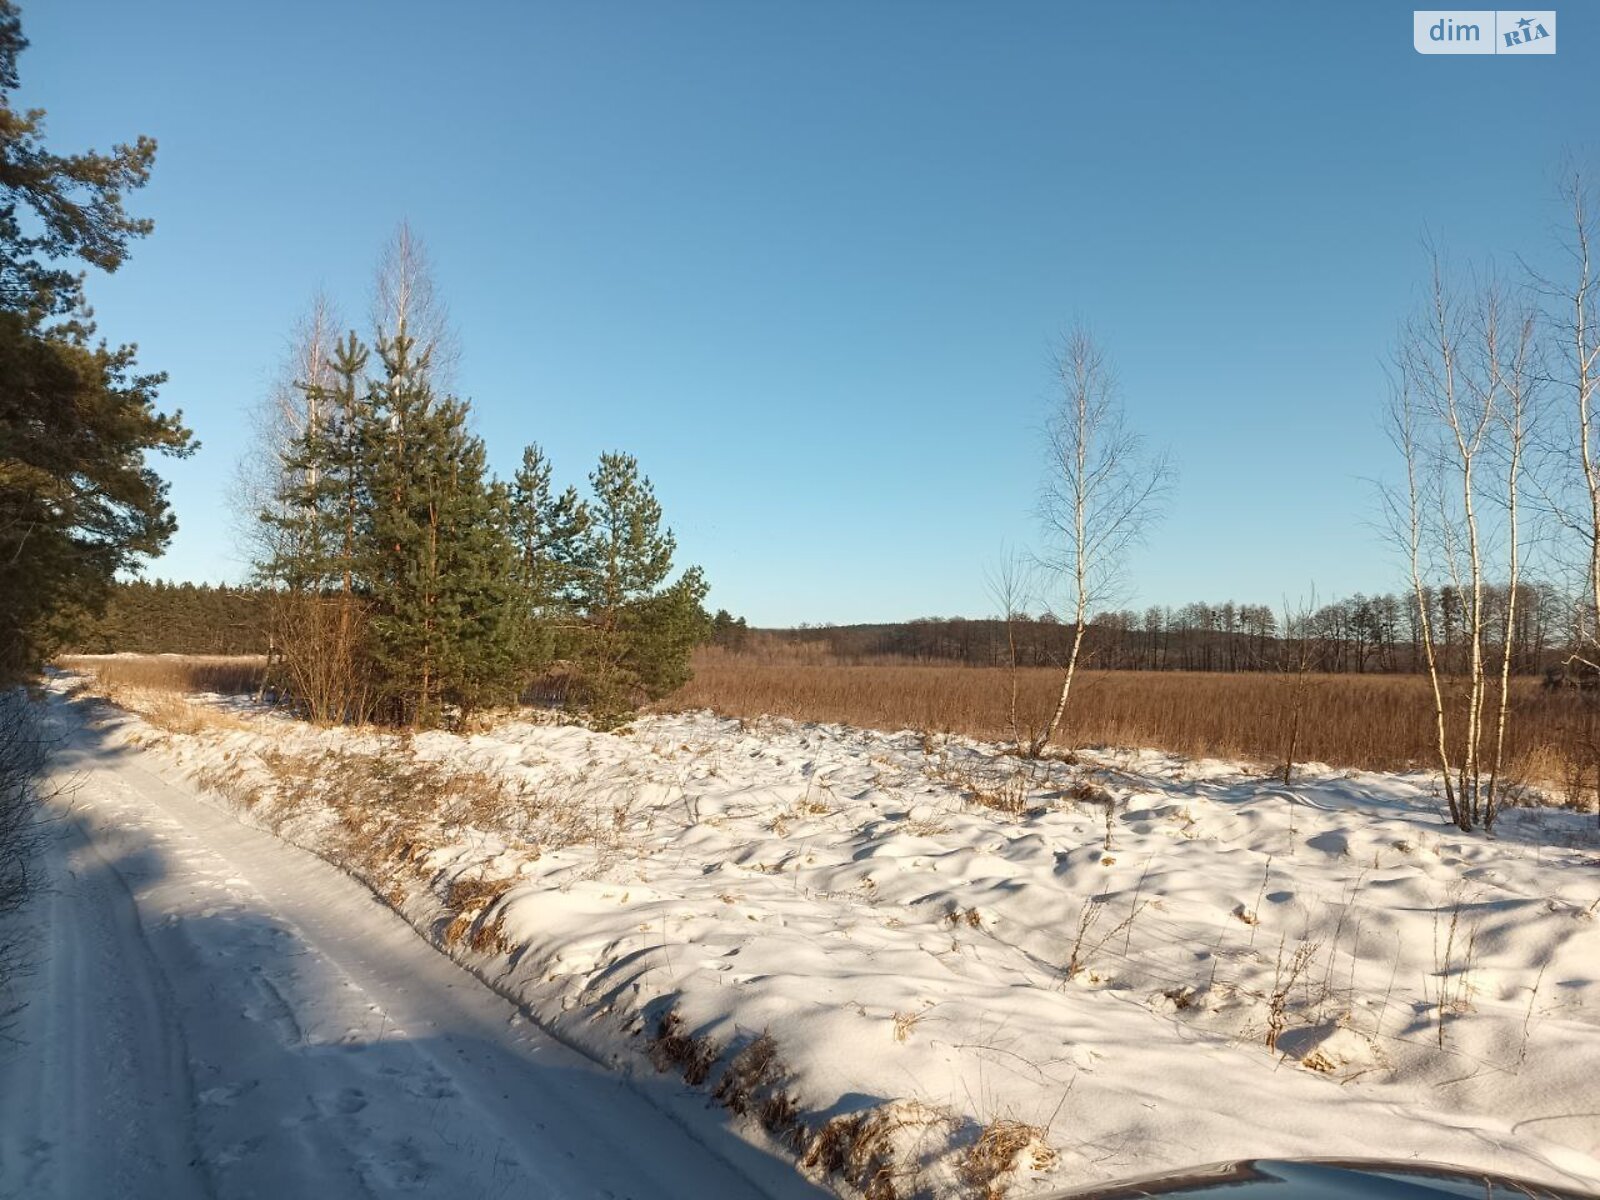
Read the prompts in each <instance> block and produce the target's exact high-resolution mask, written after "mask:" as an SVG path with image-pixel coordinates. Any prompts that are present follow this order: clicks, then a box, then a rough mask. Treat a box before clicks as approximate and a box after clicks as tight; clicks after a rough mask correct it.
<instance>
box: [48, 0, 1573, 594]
mask: <svg viewBox="0 0 1600 1200" xmlns="http://www.w3.org/2000/svg"><path fill="white" fill-rule="evenodd" d="M1558 11H1559V21H1560V25H1559V35H1558V36H1559V38H1560V51H1559V53H1558V54H1556V55H1555V56H1554V57H1530V58H1506V57H1493V56H1484V57H1477V56H1462V57H1450V56H1437V57H1423V56H1420V55H1418V54H1416V53H1415V52H1414V50H1413V49H1412V33H1411V24H1412V16H1411V14H1412V9H1411V7H1410V6H1401V5H1399V4H1395V3H1338V4H1334V3H1328V4H1317V5H1310V4H1300V3H1291V2H1288V0H1279V2H1274V3H1205V2H1200V0H1172V2H1170V3H1131V2H1127V0H1119V2H1117V3H1106V4H1089V3H1084V2H1081V0H1072V2H1069V0H1048V2H1037V3H1036V2H1029V3H994V4H988V3H982V4H980V3H932V2H922V3H912V2H911V0H853V2H845V0H788V2H787V3H775V2H762V0H728V2H722V3H704V2H682V3H673V2H664V0H648V2H643V3H609V2H600V3H579V2H577V0H568V2H566V3H559V4H548V3H503V4H494V3H460V4H454V5H443V4H437V3H435V4H426V5H424V4H418V3H409V2H394V0H389V2H385V3H370V4H362V3H337V2H326V0H325V2H322V3H296V2H289V3H274V4H271V5H254V4H233V3H200V2H199V0H192V2H186V3H176V2H163V0H152V2H149V3H137V4H133V3H128V2H127V0H105V2H101V0H48V2H46V0H25V3H24V12H23V20H24V28H25V31H26V33H27V35H28V36H29V38H30V39H31V40H32V42H33V47H32V48H31V49H30V50H29V51H28V52H27V54H26V55H25V56H24V58H23V62H22V70H23V88H22V92H21V96H20V98H21V100H22V101H23V102H24V103H31V104H37V105H41V106H43V107H46V108H47V109H48V110H49V112H50V124H49V132H50V137H51V140H52V143H53V145H54V146H55V148H56V149H58V150H66V149H68V148H79V147H81V146H85V145H95V146H105V145H107V144H108V143H110V142H112V141H115V140H119V139H131V138H132V137H133V136H134V135H135V134H138V133H148V134H151V135H153V136H155V137H156V138H157V139H158V140H159V142H160V152H159V155H158V158H157V163H156V170H155V177H154V180H153V182H152V183H151V185H150V186H149V187H148V188H147V189H146V190H145V191H144V192H143V193H141V194H139V195H138V196H137V197H136V200H135V204H134V207H135V208H136V210H137V211H138V212H140V213H141V214H145V215H149V216H151V217H153V218H154V219H155V221H156V232H155V233H154V235H153V236H152V237H151V238H149V239H148V240H147V241H146V242H144V243H143V244H142V245H140V246H139V247H138V248H137V250H136V253H135V256H134V258H133V259H132V261H131V262H130V263H129V264H128V265H127V266H126V267H125V268H124V269H123V270H122V271H121V272H120V273H118V274H117V275H116V276H115V277H112V278H109V279H108V278H104V277H101V278H95V279H92V280H91V281H90V297H91V300H92V301H93V303H94V304H95V306H96V309H97V312H98V314H99V317H100V322H101V329H102V332H103V333H104V334H105V335H106V336H108V337H109V338H111V339H113V340H131V341H135V342H137V343H138V344H139V346H140V350H141V361H142V362H143V363H144V364H145V365H147V366H148V367H150V368H159V369H163V370H166V371H168V372H170V374H171V382H170V383H169V384H168V385H167V387H166V389H165V391H164V393H163V396H164V399H165V401H166V403H167V404H168V405H169V406H177V407H181V408H182V409H183V410H184V412H185V413H186V415H187V416H188V418H189V420H190V422H191V424H192V425H193V427H194V428H195V430H196V432H197V433H198V435H199V437H200V438H201V440H202V441H203V443H204V448H203V449H202V450H201V451H200V453H199V454H198V455H197V456H196V457H195V458H194V459H193V460H191V461H189V462H185V463H178V464H169V465H168V466H167V468H166V470H167V473H168V475H169V477H170V478H171V479H172V484H173V486H172V497H173V500H174V502H175V505H176V508H177V512H178V517H179V520H180V523H181V527H182V528H181V532H180V533H179V534H178V537H177V539H176V540H175V542H174V544H173V547H172V549H171V551H170V553H169V554H168V555H167V557H166V558H165V559H164V560H161V561H159V562H157V563H155V564H154V565H153V567H152V573H153V574H158V575H164V576H168V577H174V578H189V579H196V580H201V579H207V580H237V579H239V578H241V577H242V576H243V574H244V571H245V568H244V566H243V564H241V563H240V562H239V561H237V558H236V553H235V550H234V547H233V545H232V541H231V537H230V532H229V521H228V517H227V512H226V508H227V506H226V503H225V493H226V490H227V488H228V483H229V478H230V474H231V471H232V465H233V462H234V460H235V458H236V457H237V456H238V455H239V453H240V452H241V451H242V450H243V449H244V446H245V442H246V437H247V431H248V426H247V422H246V420H245V415H244V414H245V413H246V412H247V410H248V409H249V407H250V406H251V404H252V403H253V402H254V401H256V400H257V398H258V397H259V396H260V394H261V393H262V392H263V390H264V389H265V388H266V387H267V384H268V381H269V379H270V378H271V376H272V374H273V371H274V368H275V366H276V364H277V362H278V360H279V359H280V357H281V355H282V353H283V350H284V343H285V338H286V334H287V331H288V330H289V328H290V326H291V325H292V323H293V322H294V320H295V318H296V315H297V314H298V313H299V312H301V311H302V310H303V309H304V307H305V305H306V302H307V300H308V298H309V296H310V294H311V293H312V291H313V290H314V289H316V288H318V287H322V288H326V289H327V290H328V291H329V292H330V293H332V294H333V295H334V297H335V298H336V299H337V300H338V301H339V302H340V303H341V304H342V306H343V308H344V311H345V313H346V315H347V317H350V318H364V315H365V313H366V312H367V305H368V294H369V284H370V279H371V274H372V269H373V266H374V263H375V260H376V258H377V255H378V252H379V249H380V247H381V245H382V243H383V242H384V241H385V240H386V238H387V237H388V236H389V234H390V233H391V231H392V230H393V228H394V226H395V224H396V223H397V222H398V221H399V220H401V219H402V218H406V219H409V220H410V221H411V222H412V224H413V227H414V228H415V229H416V230H417V231H418V232H419V233H421V234H422V236H423V237H424V238H425V240H426V242H427V244H428V246H429V249H430V251H431V252H432V255H433V258H434V261H435V264H436V266H437V268H438V276H439V281H440V284H441V287H442V290H443V293H444V296H445V298H446V299H447V300H448V302H449V305H450V308H451V312H452V315H453V316H454V318H455V321H456V323H457V325H458V326H459V328H460V331H461V336H462V342H463V349H464V359H463V363H462V368H461V372H460V376H461V379H460V382H461V390H462V391H463V392H464V394H466V395H467V396H468V397H469V398H470V399H471V400H472V402H473V404H474V406H475V409H476V414H477V416H476V421H477V427H478V430H479V432H480V433H481V434H482V435H483V436H484V437H485V439H486V440H487V442H488V445H489V450H490V457H491V461H492V462H493V463H494V464H495V465H496V466H497V467H498V468H499V469H501V470H503V471H504V470H509V469H510V467H511V466H512V464H513V463H514V462H515V460H516V458H517V455H518V453H519V451H520V448H521V446H522V445H523V443H525V442H527V441H530V440H538V441H540V442H542V443H543V444H544V445H545V446H546V448H547V449H548V450H549V452H550V453H551V455H552V456H553V458H554V461H555V464H556V469H557V473H558V475H560V476H563V477H565V478H566V479H567V480H570V481H573V482H578V481H581V479H582V477H583V475H584V474H585V473H586V472H587V471H588V470H589V469H590V468H591V466H592V464H593V462H594V460H595V458H596V457H597V456H598V454H599V453H600V452H601V451H602V450H606V449H612V448H620V449H626V450H629V451H631V452H633V453H635V454H637V455H638V456H639V458H640V460H641V462H642V464H643V466H644V469H645V470H646V472H647V473H648V474H649V475H651V476H652V478H653V479H654V481H655V484H656V487H657V490H658V492H659V494H660V496H661V499H662V502H663V504H664V506H665V508H666V512H667V516H668V519H669V521H670V523H671V524H672V525H673V526H674V528H675V529H676V532H677V534H678V538H679V544H680V547H681V558H682V560H683V561H693V562H698V563H701V564H702V565H703V566H704V567H705V569H706V571H707V574H708V575H709V577H710V579H711V581H712V585H713V591H712V595H711V601H710V602H711V604H712V605H713V606H726V607H727V608H729V609H732V610H733V611H735V612H736V613H743V614H746V615H748V616H749V617H750V618H751V619H752V620H753V621H755V622H758V623H761V624H778V623H795V622H800V621H812V622H821V621H840V622H843V621H855V620H882V619H899V618H905V617H911V616H916V615H927V614H945V615H948V614H953V613H964V614H978V613H983V612H986V611H989V610H990V608H991V607H992V606H991V604H990V603H989V601H988V599H987V598H986V596H985V592H984V587H983V583H982V572H983V567H984V566H985V564H986V563H989V562H992V560H993V559H994V558H995V557H996V554H997V551H998V549H999V546H1000V544H1001V542H1002V541H1006V542H1010V543H1013V544H1026V543H1027V542H1028V540H1029V539H1030V538H1031V537H1032V536H1033V534H1034V524H1033V521H1032V518H1031V511H1032V507H1033V502H1034V496H1035V493H1036V489H1037V484H1038V478H1039V455H1038V453H1037V450H1036V439H1035V437H1034V431H1035V430H1036V429H1037V427H1038V424H1039V421H1040V419H1041V415H1042V411H1043V409H1042V406H1043V404H1044V401H1045V399H1046V396H1047V394H1048V377H1049V371H1048V361H1049V355H1050V352H1051V347H1052V342H1053V339H1054V337H1055V336H1056V334H1057V333H1058V331H1059V330H1060V329H1061V328H1062V327H1063V326H1064V325H1066V324H1068V323H1070V322H1071V321H1072V320H1073V319H1074V318H1078V317H1081V318H1085V319H1087V320H1088V321H1089V322H1090V323H1092V325H1093V326H1094V328H1095V329H1096V331H1097V332H1098V334H1099V335H1100V336H1101V338H1102V339H1103V340H1104V342H1105V343H1106V345H1107V346H1108V348H1109V349H1110V351H1111V353H1112V354H1113V356H1114V358H1115V360H1116V362H1117V364H1118V367H1119V371H1120V374H1121V378H1122V382H1123V390H1124V396H1125V400H1126V404H1127V408H1128V411H1129V414H1130V416H1131V419H1132V420H1133V421H1134V422H1135V423H1136V424H1137V425H1139V426H1140V427H1142V428H1143V429H1144V430H1146V431H1148V432H1149V434H1150V435H1151V437H1152V438H1153V440H1154V441H1156V442H1157V443H1159V444H1162V445H1165V446H1168V447H1170V448H1171V450H1172V451H1173V453H1174V456H1175V458H1176V459H1177V461H1178V464H1179V468H1180V471H1181V479H1180V482H1179V486H1178V490H1177V493H1176V497H1175V501H1174V505H1173V509H1172V512H1171V515H1170V516H1169V518H1168V520H1167V521H1166V523H1165V524H1164V525H1163V526H1162V527H1161V529H1160V530H1159V532H1158V533H1157V534H1156V535H1155V536H1154V537H1153V538H1152V539H1151V542H1150V544H1149V546H1148V548H1147V549H1146V550H1144V551H1142V552H1141V553H1140V554H1139V555H1138V557H1137V559H1136V561H1135V563H1134V568H1135V572H1134V582H1135V585H1136V594H1135V596H1133V597H1132V599H1134V600H1135V601H1137V602H1139V603H1179V602H1183V601H1185V600H1189V599H1196V598H1208V599H1213V600H1221V599H1225V598H1228V597H1233V598H1236V599H1239V600H1252V601H1261V602H1269V603H1276V602H1277V601H1278V600H1279V599H1280V598H1281V597H1282V596H1283V594H1284V593H1285V592H1286V591H1287V592H1291V593H1298V592H1300V591H1303V590H1304V589H1305V587H1306V586H1307V584H1308V583H1309V582H1310V581H1313V580H1314V581H1315V583H1316V585H1317V587H1318V589H1319V591H1320V593H1321V594H1322V595H1324V596H1328V595H1334V594H1342V593H1346V592H1349V591H1354V590H1357V589H1361V590H1378V589H1388V588H1390V587H1392V586H1394V585H1395V584H1396V583H1398V582H1399V580H1398V575H1397V571H1396V563H1395V562H1394V560H1393V556H1392V555H1391V554H1390V553H1389V552H1388V551H1387V549H1386V548H1385V547H1384V545H1383V543H1382V539H1381V538H1380V536H1379V535H1378V534H1377V533H1376V532H1375V531H1374V530H1373V528H1372V522H1373V519H1374V507H1375V506H1374V503H1373V497H1372V493H1371V488H1370V486H1369V485H1368V484H1367V483H1366V482H1365V480H1366V479H1367V478H1369V477H1371V476H1373V475H1374V474H1377V473H1379V472H1381V471H1383V470H1384V469H1385V468H1386V467H1387V466H1388V453H1389V452H1388V448H1387V446H1386V444H1385V443H1384V441H1383V440H1382V437H1381V434H1380V432H1379V426H1378V412H1379V408H1380V405H1381V403H1382V398H1383V382H1382V371H1381V362H1382V358H1383V355H1384V353H1385V349H1386V346H1387V345H1388V343H1389V342H1390V340H1391V338H1392V333H1393V329H1394V325H1395V322H1396V320H1397V318H1398V317H1400V316H1401V315H1402V314H1403V313H1404V312H1405V311H1406V310H1407V309H1408V307H1409V306H1410V305H1411V304H1412V302H1413V300H1414V298H1415V287H1416V284H1417V283H1418V282H1419V281H1420V280H1421V278H1422V277H1423V272H1424V264H1423V259H1422V253H1421V249H1420V239H1421V238H1422V236H1423V235H1424V233H1425V232H1429V231H1431V232H1432V233H1433V234H1434V235H1435V236H1436V237H1438V238H1439V239H1441V240H1442V241H1443V242H1444V243H1445V244H1446V245H1447V246H1448V247H1449V248H1450V249H1451V251H1452V252H1453V253H1455V254H1457V255H1462V256H1466V255H1472V256H1477V255H1485V254H1492V255H1494V256H1496V258H1497V260H1498V261H1499V262H1501V263H1502V264H1506V265H1511V264H1512V263H1513V259H1514V255H1515V254H1516V253H1517V252H1518V251H1519V250H1520V251H1522V252H1523V253H1525V254H1530V255H1533V256H1539V255H1542V254H1544V253H1546V252H1547V251H1548V247H1549V243H1550V239H1551V237H1552V236H1553V229H1554V226H1555V223H1556V221H1557V218H1558V215H1559V214H1558V206H1557V205H1556V203H1555V201H1554V198H1553V185H1554V181H1555V177H1556V175H1557V172H1558V168H1559V166H1560V163H1561V161H1562V157H1563V155H1564V154H1565V153H1568V152H1575V153H1577V154H1579V155H1588V156H1589V161H1591V162H1592V161H1594V155H1595V152H1596V150H1597V146H1596V144H1595V141H1594V140H1593V139H1595V138H1596V137H1597V136H1600V135H1597V133H1596V127H1595V124H1594V122H1595V119H1596V114H1597V111H1600V106H1597V104H1596V101H1597V100H1600V83H1597V80H1600V6H1596V5H1595V4H1593V3H1588V2H1586V3H1584V4H1571V3H1569V4H1568V5H1566V6H1565V7H1562V8H1560V9H1559V10H1558ZM1585 139H1589V140H1587V141H1586V140H1585Z"/></svg>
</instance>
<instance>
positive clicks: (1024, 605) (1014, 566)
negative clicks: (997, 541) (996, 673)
mask: <svg viewBox="0 0 1600 1200" xmlns="http://www.w3.org/2000/svg"><path fill="white" fill-rule="evenodd" d="M985 582H986V583H987V585H988V589H989V597H990V599H991V600H993V601H994V603H995V604H997V605H998V606H999V608H1000V612H1001V619H1002V620H1003V621H1004V622H1005V629H1006V662H1007V667H1006V670H1007V674H1006V684H1007V687H1008V689H1009V691H1010V695H1009V697H1008V701H1009V707H1008V710H1007V711H1008V714H1009V718H1010V723H1011V741H1012V744H1013V745H1015V746H1016V747H1017V749H1018V750H1021V749H1023V747H1024V746H1025V745H1029V746H1031V745H1032V743H1033V739H1034V737H1035V736H1036V729H1035V725H1036V723H1035V722H1033V721H1031V720H1030V721H1028V722H1027V723H1026V724H1027V732H1026V736H1024V732H1023V725H1024V722H1023V720H1022V716H1021V713H1020V712H1019V709H1018V705H1019V693H1020V690H1021V682H1022V654H1021V646H1020V644H1019V642H1018V635H1017V626H1018V625H1019V624H1021V623H1023V622H1026V621H1027V620H1028V619H1029V618H1028V612H1027V610H1028V605H1029V604H1030V603H1031V601H1032V598H1033V584H1032V563H1031V562H1030V561H1029V560H1028V559H1027V558H1026V557H1025V556H1023V555H1021V554H1019V553H1017V552H1016V551H1015V550H1005V551H1002V552H1001V555H1000V561H999V562H998V563H997V564H996V565H995V567H994V568H993V569H992V570H991V571H990V572H989V573H988V577H987V579H986V581H985Z"/></svg>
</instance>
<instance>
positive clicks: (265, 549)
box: [229, 292, 339, 562]
mask: <svg viewBox="0 0 1600 1200" xmlns="http://www.w3.org/2000/svg"><path fill="white" fill-rule="evenodd" d="M338 341H339V314H338V312H337V311H336V310H335V308H334V306H333V302H332V301H331V300H329V299H328V297H327V296H326V295H325V294H323V293H321V292H318V293H316V294H315V295H313V296H312V298H311V303H310V304H309V305H308V306H307V307H306V311H305V313H304V314H303V315H302V316H301V318H300V319H299V320H298V321H297V322H295V325H294V328H293V330H292V332H291V333H290V335H289V341H288V347H287V349H286V351H285V353H284V356H283V361H282V362H281V363H280V364H279V367H278V371H277V374H276V375H275V376H274V377H273V380H272V384H271V386H270V387H269V388H268V390H267V391H266V393H265V394H264V395H263V396H262V397H261V399H260V400H259V401H258V402H257V403H256V404H255V406H254V407H253V408H252V410H251V413H250V425H251V437H250V440H249V443H248V444H247V445H246V447H245V450H244V453H243V454H241V455H240V457H239V461H238V462H237V463H236V464H235V465H234V486H233V490H232V492H231V493H230V495H229V502H230V506H231V508H232V510H233V512H232V515H233V522H234V532H235V537H236V541H237V544H238V547H239V551H240V553H241V556H242V557H243V558H244V559H245V561H247V562H270V561H271V560H272V559H273V558H274V557H275V555H276V551H277V543H276V539H277V538H279V537H281V536H282V535H281V530H280V528H279V527H278V526H276V525H274V524H272V523H271V522H268V521H263V520H262V514H263V513H270V512H274V511H275V510H276V509H278V507H279V506H280V503H281V502H280V499H279V498H280V497H281V496H282V494H283V492H284V486H283V484H284V471H285V469H286V468H285V466H284V462H285V459H286V457H287V456H288V455H289V453H290V448H291V446H292V445H293V443H294V441H295V439H296V438H298V437H299V436H300V435H301V434H302V433H303V432H304V431H305V428H306V424H307V422H308V421H309V420H312V419H314V418H315V415H316V414H315V411H314V405H315V400H314V397H315V396H316V395H318V394H320V392H321V390H322V389H325V388H326V387H327V386H328V385H329V384H330V383H331V382H332V358H333V350H334V347H335V346H336V345H337V344H338Z"/></svg>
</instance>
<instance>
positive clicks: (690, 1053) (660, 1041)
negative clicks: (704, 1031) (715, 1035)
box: [650, 1011, 719, 1087]
mask: <svg viewBox="0 0 1600 1200" xmlns="http://www.w3.org/2000/svg"><path fill="white" fill-rule="evenodd" d="M718 1054H719V1051H718V1050H717V1047H715V1046H714V1045H712V1044H711V1042H710V1041H709V1040H708V1039H706V1038H697V1037H693V1036H691V1035H690V1034H689V1033H688V1032H687V1031H686V1029H685V1027H684V1024H683V1018H682V1017H680V1016H679V1015H678V1014H677V1012H676V1011H672V1012H668V1013H667V1014H666V1015H665V1016H663V1017H662V1018H661V1021H660V1023H659V1024H658V1025H657V1026H656V1034H655V1037H653V1038H651V1039H650V1061H651V1063H653V1064H654V1066H655V1069H656V1070H658V1071H669V1070H676V1071H677V1072H678V1073H679V1074H681V1075H682V1076H683V1081H684V1082H685V1083H687V1084H688V1085H689V1086H690V1087H699V1086H700V1085H701V1084H702V1083H704V1082H705V1081H706V1080H707V1079H708V1078H709V1077H710V1075H711V1069H712V1068H713V1067H715V1066H716V1065H717V1057H718Z"/></svg>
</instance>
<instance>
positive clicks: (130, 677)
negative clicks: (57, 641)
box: [56, 654, 267, 696]
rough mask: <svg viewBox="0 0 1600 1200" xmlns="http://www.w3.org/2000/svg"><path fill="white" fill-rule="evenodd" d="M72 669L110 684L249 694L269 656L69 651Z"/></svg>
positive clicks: (63, 662)
mask: <svg viewBox="0 0 1600 1200" xmlns="http://www.w3.org/2000/svg"><path fill="white" fill-rule="evenodd" d="M56 661H57V663H58V665H60V666H62V667H64V668H66V669H67V670H69V671H86V672H90V673H92V674H93V675H94V676H95V677H96V678H97V679H99V681H100V682H101V683H102V684H103V685H105V686H106V687H107V688H135V689H139V690H148V691H163V692H216V693H218V694H220V695H224V696H237V695H245V694H247V693H250V692H254V691H255V690H256V689H257V688H258V687H260V686H261V674H262V672H263V671H265V670H266V666H267V660H266V658H265V657H264V656H262V655H259V654H239V655H220V654H219V655H211V654H69V655H64V656H62V657H61V658H59V659H57V660H56Z"/></svg>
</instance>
